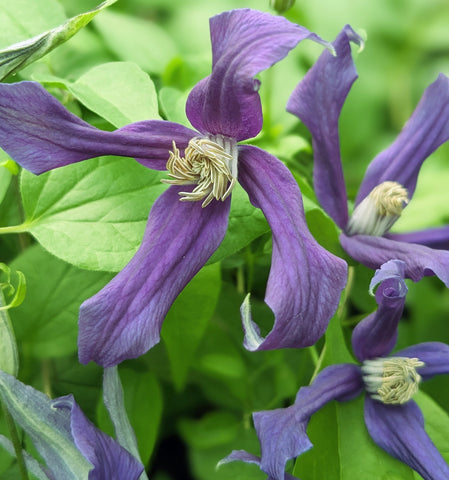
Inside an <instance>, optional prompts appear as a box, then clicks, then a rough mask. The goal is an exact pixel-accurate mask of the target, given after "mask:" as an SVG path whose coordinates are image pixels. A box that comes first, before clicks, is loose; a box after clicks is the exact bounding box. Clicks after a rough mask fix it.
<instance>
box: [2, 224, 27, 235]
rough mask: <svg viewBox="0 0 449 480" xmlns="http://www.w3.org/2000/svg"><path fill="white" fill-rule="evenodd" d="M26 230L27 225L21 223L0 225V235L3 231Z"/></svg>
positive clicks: (20, 231)
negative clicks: (7, 225)
mask: <svg viewBox="0 0 449 480" xmlns="http://www.w3.org/2000/svg"><path fill="white" fill-rule="evenodd" d="M26 231H27V226H26V225H25V224H24V223H22V224H21V225H13V226H11V227H0V235H1V234H3V233H24V232H26Z"/></svg>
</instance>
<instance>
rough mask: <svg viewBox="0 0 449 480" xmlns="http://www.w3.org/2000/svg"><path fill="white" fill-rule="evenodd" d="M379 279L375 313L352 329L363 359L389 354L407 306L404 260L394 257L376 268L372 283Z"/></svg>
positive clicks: (356, 353) (357, 355)
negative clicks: (394, 258) (405, 305)
mask: <svg viewBox="0 0 449 480" xmlns="http://www.w3.org/2000/svg"><path fill="white" fill-rule="evenodd" d="M378 283H380V285H379V287H378V288H377V290H376V302H377V304H378V305H379V307H378V309H377V310H376V312H375V313H373V314H371V315H368V316H367V317H366V318H364V319H363V320H362V321H361V322H360V323H359V324H358V325H357V326H356V327H355V328H354V331H353V333H352V348H353V350H354V354H355V356H356V357H357V359H358V360H359V361H360V362H363V361H364V360H366V359H367V358H375V357H383V356H385V355H388V354H389V353H390V352H391V350H392V349H393V347H394V346H395V344H396V340H397V337H398V324H399V320H400V319H401V316H402V311H403V310H404V304H405V296H406V295H407V286H406V285H405V282H404V263H403V262H401V261H399V260H390V261H389V262H387V263H385V264H384V265H382V266H381V268H380V269H379V270H377V271H376V273H375V275H374V277H373V280H372V281H371V284H370V290H372V289H373V288H374V287H375V286H376V285H377V284H378Z"/></svg>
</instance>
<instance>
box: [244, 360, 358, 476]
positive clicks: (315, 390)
mask: <svg viewBox="0 0 449 480" xmlns="http://www.w3.org/2000/svg"><path fill="white" fill-rule="evenodd" d="M362 390H363V382H362V377H361V374H360V368H359V367H358V366H357V365H354V364H350V363H346V364H340V365H332V366H330V367H327V368H325V369H324V370H322V371H321V372H320V373H319V374H318V376H317V377H316V378H315V380H314V381H313V383H312V385H310V386H309V387H302V388H300V390H299V392H298V394H297V396H296V400H295V403H294V404H293V405H292V406H290V407H288V408H278V409H276V410H268V411H262V412H255V413H254V414H253V419H254V425H255V427H256V431H257V436H258V437H259V441H260V445H261V452H262V461H261V469H262V470H263V471H264V472H265V473H267V474H268V475H270V476H271V477H273V478H274V479H276V480H282V479H283V478H284V470H285V464H286V463H287V461H288V460H290V459H291V458H295V457H297V456H299V455H301V453H304V452H305V451H307V450H309V449H310V448H312V446H313V445H312V443H311V441H310V440H309V437H308V436H307V433H306V431H307V425H308V423H309V420H310V417H311V416H312V415H313V414H314V413H315V412H316V411H318V410H319V409H320V408H322V407H323V406H324V405H325V404H326V403H328V402H330V401H331V400H339V401H347V400H351V399H352V398H354V397H356V396H357V395H359V394H360V393H361V391H362Z"/></svg>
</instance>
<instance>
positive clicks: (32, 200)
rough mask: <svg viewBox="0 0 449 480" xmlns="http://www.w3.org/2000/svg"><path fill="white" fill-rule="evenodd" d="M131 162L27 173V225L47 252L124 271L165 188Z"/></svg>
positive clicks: (156, 175) (99, 161)
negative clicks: (154, 204) (149, 215)
mask: <svg viewBox="0 0 449 480" xmlns="http://www.w3.org/2000/svg"><path fill="white" fill-rule="evenodd" d="M163 175H164V174H163V173H160V172H154V171H152V170H149V169H147V168H145V167H144V166H142V165H140V164H138V163H137V162H135V161H134V160H131V159H129V158H120V157H100V158H95V159H90V160H87V161H85V162H81V163H78V164H74V165H69V166H67V167H64V168H60V169H56V170H53V171H51V172H48V173H44V174H42V175H40V176H38V177H36V176H35V175H33V174H30V173H29V172H26V171H24V172H23V173H22V182H21V191H22V199H23V205H24V210H25V213H26V221H25V224H24V225H23V229H24V230H26V231H29V232H30V233H32V234H33V235H34V236H35V237H36V239H37V240H38V241H39V243H41V244H42V245H43V246H44V248H46V249H47V250H48V251H49V252H51V253H53V254H54V255H56V256H58V257H59V258H62V259H63V260H65V261H67V262H69V263H72V264H74V265H76V266H78V267H80V268H87V269H91V270H105V271H119V270H121V269H122V268H123V267H124V266H125V265H126V263H127V262H128V261H129V260H130V259H131V257H132V256H133V255H134V253H135V252H136V251H137V248H138V247H139V245H140V242H141V241H142V237H143V232H144V229H145V225H146V221H147V218H148V213H149V211H150V207H151V205H152V203H153V202H154V200H155V199H156V198H157V197H158V196H159V195H160V194H161V193H162V192H163V190H164V189H165V188H166V187H165V186H164V185H163V184H162V183H161V182H160V179H161V178H162V176H163Z"/></svg>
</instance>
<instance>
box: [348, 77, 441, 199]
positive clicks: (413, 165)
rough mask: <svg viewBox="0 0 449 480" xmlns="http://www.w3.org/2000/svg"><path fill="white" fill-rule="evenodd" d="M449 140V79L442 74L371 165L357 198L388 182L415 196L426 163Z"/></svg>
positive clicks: (426, 91)
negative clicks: (421, 169)
mask: <svg viewBox="0 0 449 480" xmlns="http://www.w3.org/2000/svg"><path fill="white" fill-rule="evenodd" d="M448 139H449V79H448V78H447V77H446V76H445V75H443V74H440V75H439V77H438V78H437V80H436V81H435V82H434V83H432V84H431V85H429V86H428V87H427V89H426V90H425V92H424V94H423V96H422V98H421V100H420V102H419V104H418V106H417V107H416V109H415V111H414V112H413V114H412V116H411V117H410V118H409V120H408V121H407V123H406V124H405V126H404V128H403V130H402V132H401V133H400V134H399V135H398V137H397V138H396V140H395V141H394V142H393V144H392V145H391V146H390V147H388V148H387V149H386V150H384V151H383V152H381V153H380V154H379V155H377V157H376V158H375V159H374V160H373V161H372V162H371V163H370V165H369V167H368V169H367V171H366V174H365V177H364V179H363V182H362V185H361V186H360V190H359V193H358V195H357V201H356V204H358V203H360V202H361V201H362V200H363V199H364V198H365V197H366V196H367V195H368V194H369V193H370V192H371V190H372V189H373V188H374V187H375V186H376V185H379V184H380V183H382V182H385V181H387V180H391V181H395V182H398V183H400V184H401V185H403V186H404V187H405V188H406V189H407V190H408V194H409V198H411V197H412V196H413V193H414V191H415V187H416V180H417V177H418V173H419V169H420V168H421V165H422V164H423V162H424V160H425V159H426V158H427V157H428V156H429V155H430V154H431V153H432V152H434V151H435V150H436V149H437V148H438V147H439V146H440V145H441V144H442V143H444V142H445V141H446V140H448Z"/></svg>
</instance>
